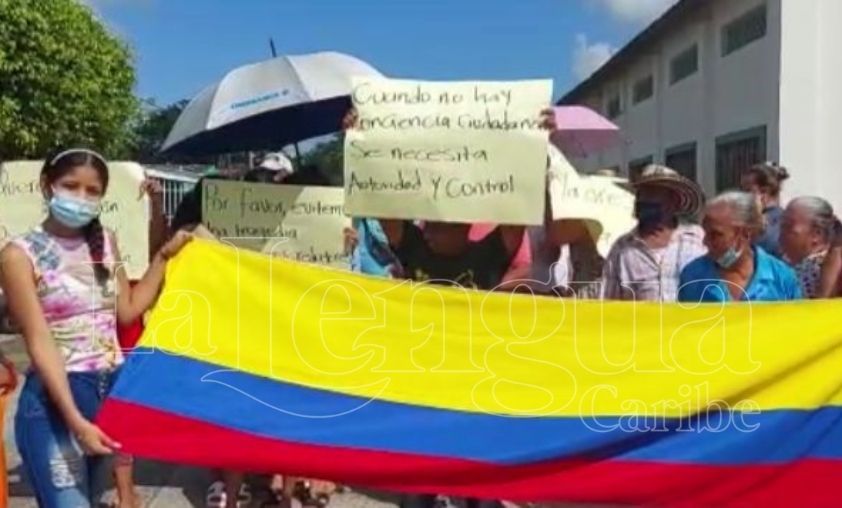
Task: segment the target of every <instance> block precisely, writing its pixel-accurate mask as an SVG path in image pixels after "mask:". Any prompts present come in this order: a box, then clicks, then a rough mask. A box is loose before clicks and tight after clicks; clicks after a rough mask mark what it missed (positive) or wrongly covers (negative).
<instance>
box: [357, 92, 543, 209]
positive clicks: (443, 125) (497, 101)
mask: <svg viewBox="0 0 842 508" xmlns="http://www.w3.org/2000/svg"><path fill="white" fill-rule="evenodd" d="M353 86H354V91H353V94H352V98H353V101H354V106H355V107H356V109H357V112H358V114H359V122H358V124H357V128H356V129H353V130H351V131H349V132H348V133H347V135H346V137H345V194H346V202H345V205H346V211H347V212H348V213H349V214H350V215H353V216H362V217H388V218H400V219H426V220H446V221H453V222H494V223H498V224H532V225H535V224H540V223H541V222H542V219H543V214H544V202H545V189H546V167H547V159H546V145H547V138H548V132H547V131H546V130H544V129H542V128H541V118H540V113H541V111H542V110H543V109H544V108H545V107H546V106H547V105H548V104H549V103H550V95H551V93H552V81H550V80H543V81H521V82H508V83H507V82H460V83H445V82H424V81H401V80H388V79H383V78H359V79H355V80H354V83H353Z"/></svg>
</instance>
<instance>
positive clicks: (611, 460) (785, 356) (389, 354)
mask: <svg viewBox="0 0 842 508" xmlns="http://www.w3.org/2000/svg"><path fill="white" fill-rule="evenodd" d="M840 313H842V304H840V303H838V302H817V303H815V302H814V303H810V302H805V303H800V304H789V305H769V304H766V305H761V304H755V305H740V304H737V305H728V306H719V305H714V306H710V305H667V306H661V305H654V304H627V303H601V302H581V301H575V300H562V299H544V298H531V297H529V296H522V295H509V294H497V293H494V294H492V293H481V292H474V291H469V290H460V289H449V288H447V289H446V288H441V287H433V286H427V285H415V284H410V283H408V282H403V283H401V282H396V281H389V280H380V279H373V278H367V277H363V276H357V275H354V274H350V273H344V272H340V271H334V270H330V269H324V268H320V267H316V266H308V265H301V264H296V263H293V262H289V261H285V260H281V259H270V258H269V257H265V256H262V255H259V254H253V253H249V252H243V251H238V250H235V249H232V248H229V247H226V246H222V245H218V244H213V243H209V242H204V241H200V240H197V241H194V242H192V243H191V244H190V245H188V246H187V247H186V248H185V249H184V251H183V252H182V253H181V254H179V256H178V257H176V258H175V259H174V260H173V261H172V262H171V263H170V265H169V267H168V271H167V283H166V287H165V290H164V292H163V294H162V295H161V298H160V300H159V302H158V304H157V306H156V308H155V309H154V311H153V312H152V315H151V318H150V320H149V323H148V324H147V328H146V331H145V334H144V336H143V338H142V340H141V342H140V343H139V344H138V348H137V349H136V350H135V351H134V352H133V353H132V354H131V357H130V358H129V360H128V361H127V363H126V365H125V366H124V368H123V372H122V373H121V376H120V379H119V381H118V383H117V385H116V387H115V389H114V391H113V393H112V396H111V397H110V399H109V400H108V401H107V403H106V405H105V408H104V410H103V412H102V414H101V418H100V424H101V425H102V426H103V427H104V429H105V430H106V432H108V433H110V434H111V435H112V436H113V437H114V438H116V439H117V440H118V441H120V442H121V443H123V445H124V447H125V450H126V451H127V452H129V453H132V454H136V455H138V456H145V457H149V458H155V459H160V460H166V461H171V462H177V463H187V464H194V465H202V466H208V467H224V468H230V469H234V470H241V471H253V472H267V473H269V472H271V473H290V474H293V473H294V474H296V475H300V476H309V477H314V478H325V479H330V480H335V481H338V482H342V483H346V484H350V485H361V486H367V487H373V488H382V489H386V490H395V491H406V492H422V493H444V494H452V495H460V496H471V497H479V498H489V499H506V500H512V501H527V500H528V501H570V502H593V503H612V504H629V505H658V506H839V505H842V488H840V485H842V408H841V407H840V405H841V404H842V393H841V390H842V325H840V317H839V316H840Z"/></svg>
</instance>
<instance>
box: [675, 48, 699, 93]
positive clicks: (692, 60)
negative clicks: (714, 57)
mask: <svg viewBox="0 0 842 508" xmlns="http://www.w3.org/2000/svg"><path fill="white" fill-rule="evenodd" d="M698 70H699V45H698V44H694V45H693V46H692V47H690V48H688V49H686V50H684V51H682V52H681V53H679V54H678V55H676V57H675V58H673V59H672V61H671V62H670V84H671V85H674V84H676V83H678V82H679V81H683V80H684V79H687V78H689V77H690V76H692V75H693V74H695V73H696V72H697V71H698Z"/></svg>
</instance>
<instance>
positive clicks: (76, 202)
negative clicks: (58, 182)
mask: <svg viewBox="0 0 842 508" xmlns="http://www.w3.org/2000/svg"><path fill="white" fill-rule="evenodd" d="M50 215H52V216H53V218H55V219H56V220H57V221H59V222H60V223H62V224H63V225H65V226H67V227H69V228H74V229H79V228H83V227H85V226H87V225H88V224H90V223H91V221H93V220H94V219H96V218H97V217H99V200H97V201H89V200H87V199H81V198H77V197H74V196H68V195H66V194H61V193H58V192H55V191H53V197H52V198H50Z"/></svg>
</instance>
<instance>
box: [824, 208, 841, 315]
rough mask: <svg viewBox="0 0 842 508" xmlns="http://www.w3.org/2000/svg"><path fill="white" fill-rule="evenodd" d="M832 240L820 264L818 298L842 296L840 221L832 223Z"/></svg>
mask: <svg viewBox="0 0 842 508" xmlns="http://www.w3.org/2000/svg"><path fill="white" fill-rule="evenodd" d="M833 229H834V234H833V240H832V241H831V245H830V250H829V251H828V253H827V256H826V257H825V260H824V266H822V276H821V288H820V289H819V298H838V297H842V222H840V221H838V220H837V221H836V224H835V225H834V228H833Z"/></svg>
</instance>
